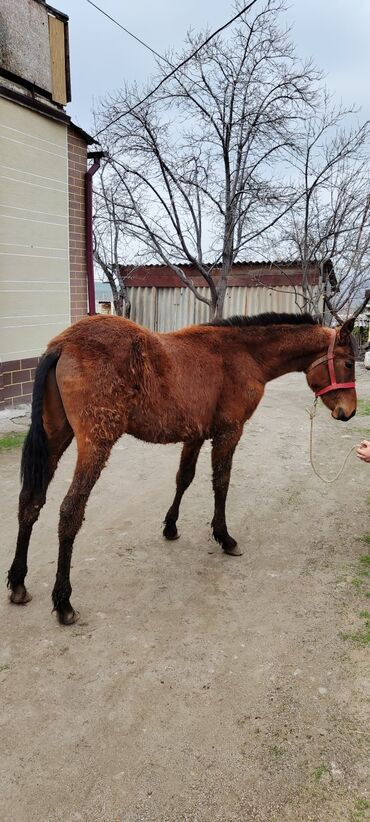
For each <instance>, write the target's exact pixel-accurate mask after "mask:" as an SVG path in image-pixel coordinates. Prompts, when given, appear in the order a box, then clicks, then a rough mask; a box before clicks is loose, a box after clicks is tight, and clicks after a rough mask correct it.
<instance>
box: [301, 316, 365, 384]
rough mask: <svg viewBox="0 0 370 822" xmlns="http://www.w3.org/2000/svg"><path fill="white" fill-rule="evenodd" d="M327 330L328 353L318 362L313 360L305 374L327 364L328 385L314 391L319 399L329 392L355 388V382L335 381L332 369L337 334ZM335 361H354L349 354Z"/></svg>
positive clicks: (333, 330) (332, 329) (333, 369)
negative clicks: (329, 337)
mask: <svg viewBox="0 0 370 822" xmlns="http://www.w3.org/2000/svg"><path fill="white" fill-rule="evenodd" d="M329 330H330V333H331V340H330V343H329V348H328V353H327V354H325V355H324V356H323V357H320V358H319V359H318V360H315V362H313V363H312V365H310V367H309V368H308V369H307V373H308V372H309V371H311V370H312V368H316V366H317V365H320V364H321V363H322V362H327V364H328V369H329V377H330V385H328V386H327V387H326V388H321V390H320V391H316V392H315V396H316V397H321V396H322V395H323V394H328V392H329V391H338V390H339V389H341V388H355V387H356V383H355V382H337V380H336V376H335V368H334V346H335V340H336V337H337V334H336V331H335V329H334V328H331V329H329ZM337 359H342V360H344V359H346V360H354V359H355V358H354V357H353V356H352V355H351V354H348V355H346V356H345V357H340V356H339V357H338V356H337Z"/></svg>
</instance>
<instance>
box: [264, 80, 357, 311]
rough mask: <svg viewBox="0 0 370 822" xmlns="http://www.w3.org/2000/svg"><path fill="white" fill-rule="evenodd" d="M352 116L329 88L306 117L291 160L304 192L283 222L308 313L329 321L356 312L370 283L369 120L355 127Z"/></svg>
mask: <svg viewBox="0 0 370 822" xmlns="http://www.w3.org/2000/svg"><path fill="white" fill-rule="evenodd" d="M355 114H356V112H355V110H353V109H352V110H351V109H348V110H345V109H343V108H341V107H339V108H337V107H335V106H333V105H332V103H331V101H330V99H329V98H328V96H327V94H326V92H324V93H323V98H322V102H321V105H320V106H319V107H318V111H316V112H315V113H312V114H311V115H310V116H309V117H307V119H306V121H305V123H304V132H303V135H302V140H301V141H300V143H297V146H298V150H297V154H296V157H295V159H292V166H293V168H294V173H295V180H296V187H297V192H299V193H301V195H302V196H301V198H300V199H299V200H298V201H297V203H296V205H295V207H294V209H292V211H291V212H289V214H287V215H286V218H285V219H284V221H283V225H282V226H281V234H280V240H282V247H283V248H284V250H285V252H283V253H285V256H286V255H288V257H289V256H290V257H293V258H294V257H295V258H298V259H299V260H301V265H302V290H303V296H304V307H305V310H311V311H313V312H314V313H316V314H320V313H324V320H325V322H326V323H329V322H330V320H331V319H332V317H333V316H335V317H338V316H339V314H342V313H343V312H344V313H345V314H347V315H348V314H349V313H350V312H351V311H353V309H354V308H355V307H356V305H357V303H358V301H359V300H361V299H362V298H363V294H364V290H365V288H366V287H368V285H369V282H370V268H369V265H370V213H369V212H370V199H369V194H370V168H369V162H368V152H369V123H368V122H366V123H364V124H363V125H357V124H356V125H353V124H352V123H353V118H354V115H355ZM348 120H349V121H350V125H349V126H348V125H347V124H348ZM312 262H317V263H318V264H319V266H320V269H321V282H320V284H319V288H318V287H317V283H316V282H313V281H312V279H311V276H310V272H312Z"/></svg>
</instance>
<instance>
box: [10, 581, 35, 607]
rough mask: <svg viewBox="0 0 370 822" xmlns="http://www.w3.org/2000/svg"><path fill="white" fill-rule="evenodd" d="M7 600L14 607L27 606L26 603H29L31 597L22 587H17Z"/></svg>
mask: <svg viewBox="0 0 370 822" xmlns="http://www.w3.org/2000/svg"><path fill="white" fill-rule="evenodd" d="M9 599H10V602H13V603H14V605H27V602H31V599H32V597H31V594H29V593H28V591H27V588H25V587H24V585H17V587H16V588H15V589H14V591H12V592H11V594H10V597H9Z"/></svg>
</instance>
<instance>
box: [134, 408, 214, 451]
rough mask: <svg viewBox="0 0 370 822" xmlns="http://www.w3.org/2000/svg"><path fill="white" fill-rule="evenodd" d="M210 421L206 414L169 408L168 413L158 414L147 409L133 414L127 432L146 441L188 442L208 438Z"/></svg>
mask: <svg viewBox="0 0 370 822" xmlns="http://www.w3.org/2000/svg"><path fill="white" fill-rule="evenodd" d="M209 431H210V421H208V420H207V419H206V417H205V415H199V416H198V415H197V417H196V418H195V417H194V416H190V415H188V414H184V413H179V412H178V413H174V410H173V409H168V410H167V411H166V413H163V411H162V414H161V415H156V414H155V413H153V412H152V411H151V410H149V409H147V410H145V411H142V413H140V414H134V415H132V416H131V418H130V420H129V423H128V427H127V433H128V434H131V436H133V437H136V438H137V439H139V440H144V441H145V442H158V443H170V442H186V441H191V440H198V439H206V438H207V437H208V436H209Z"/></svg>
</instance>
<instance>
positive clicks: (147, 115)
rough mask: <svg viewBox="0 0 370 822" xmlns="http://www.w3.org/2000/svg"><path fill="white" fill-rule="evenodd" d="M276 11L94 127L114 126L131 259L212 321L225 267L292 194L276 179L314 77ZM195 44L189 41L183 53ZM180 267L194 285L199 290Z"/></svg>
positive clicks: (130, 93) (111, 150)
mask: <svg viewBox="0 0 370 822" xmlns="http://www.w3.org/2000/svg"><path fill="white" fill-rule="evenodd" d="M283 9H284V6H283V3H282V2H280V0H276V2H274V0H267V2H266V3H265V5H264V7H263V8H262V10H260V11H259V12H258V13H256V12H255V10H254V9H252V10H250V11H249V12H248V13H246V14H244V16H243V17H242V18H240V23H239V24H238V25H237V26H236V27H235V29H234V30H233V31H232V33H231V34H230V33H228V34H227V35H226V34H223V35H219V36H218V37H217V38H215V39H213V40H212V41H211V42H209V43H208V44H207V45H206V46H205V47H204V48H202V49H201V50H200V51H199V52H198V53H197V54H196V56H194V57H193V58H192V59H191V60H190V62H188V63H187V64H186V66H185V67H184V68H183V69H181V70H180V71H179V72H177V73H176V74H175V75H174V76H173V77H172V78H171V79H170V80H168V81H167V82H166V83H165V84H164V85H163V86H162V87H161V88H160V89H159V90H158V91H157V92H156V93H155V94H154V95H153V96H152V97H150V99H149V100H147V101H146V103H144V104H143V105H142V106H139V107H138V108H136V109H134V110H133V111H131V113H130V114H126V116H122V117H120V114H122V115H123V113H124V112H127V110H128V109H130V108H132V106H133V105H135V103H137V101H138V99H139V95H138V92H137V90H135V89H134V90H128V89H125V90H123V91H122V92H121V93H119V94H118V95H117V96H116V97H115V98H114V99H111V100H110V101H109V102H108V103H107V104H106V105H105V107H104V109H103V110H102V112H101V114H100V122H101V125H102V126H104V125H105V124H107V123H109V122H111V121H112V120H115V121H116V122H115V123H114V124H113V125H111V126H110V127H109V128H108V129H107V132H106V139H107V146H106V149H107V150H108V154H109V162H110V166H111V173H112V177H113V178H114V179H115V195H114V196H115V201H116V203H119V204H120V205H122V204H123V203H126V205H127V203H129V205H130V210H129V211H127V210H126V219H125V232H126V236H129V237H130V239H131V248H132V250H133V253H135V255H136V256H138V257H139V258H140V259H141V260H142V261H144V260H145V261H146V262H149V261H150V262H153V261H156V262H161V263H162V264H165V265H167V266H170V267H171V269H172V270H173V271H175V273H176V274H177V275H178V277H179V280H180V281H181V282H182V283H184V284H185V285H187V286H188V287H189V288H190V289H191V290H192V292H193V293H194V294H195V296H196V297H197V298H198V299H200V300H202V301H203V302H205V303H207V304H208V305H209V306H210V314H211V316H212V315H216V316H221V315H222V311H223V304H224V299H225V293H226V288H227V283H228V278H229V274H230V271H231V269H232V265H233V263H234V262H235V260H236V259H237V258H238V257H239V258H240V257H241V255H243V256H245V255H246V254H248V250H249V248H251V247H253V246H255V245H256V243H257V242H258V241H259V239H260V238H262V237H263V236H265V235H266V233H267V232H269V231H271V230H272V229H273V227H274V226H275V225H276V224H277V223H278V222H279V220H281V218H282V217H283V216H284V215H285V214H286V213H287V212H288V211H289V209H291V207H292V204H293V203H294V202H295V201H297V199H299V196H300V194H299V193H297V191H296V188H295V187H292V186H291V185H287V184H286V182H285V180H286V173H285V163H286V162H287V159H288V157H289V156H290V154H291V151H292V148H293V146H294V144H295V140H296V134H297V127H298V124H299V123H300V122H301V119H302V117H305V116H306V114H307V107H309V106H313V105H314V103H315V100H316V80H317V79H318V74H317V72H316V70H315V69H314V67H313V65H312V63H311V62H310V61H308V62H306V63H304V64H301V63H300V62H299V61H298V60H297V59H296V56H295V53H294V48H293V46H292V44H291V42H290V40H289V36H288V33H287V32H286V31H284V30H282V29H281V27H280V22H279V18H280V14H281V12H282V10H283ZM203 39H204V35H203V34H200V35H198V36H193V35H192V34H189V35H188V42H187V49H188V50H189V51H191V52H193V51H194V50H196V48H197V47H198V46H199V44H200V43H201V41H202V40H203ZM167 62H168V61H167ZM174 62H175V58H174V57H171V64H172V63H174ZM164 74H165V68H164V67H163V68H159V76H160V77H161V76H164ZM117 118H119V119H117ZM210 261H211V262H210ZM184 263H191V264H192V266H194V268H195V270H196V271H197V273H199V274H200V275H201V276H202V278H203V281H204V285H205V286H207V287H208V289H209V290H208V291H207V292H206V293H204V292H203V293H200V290H199V288H198V286H197V285H196V284H195V283H194V282H193V281H192V280H191V278H190V277H189V274H188V273H187V269H186V268H185V267H184Z"/></svg>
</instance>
